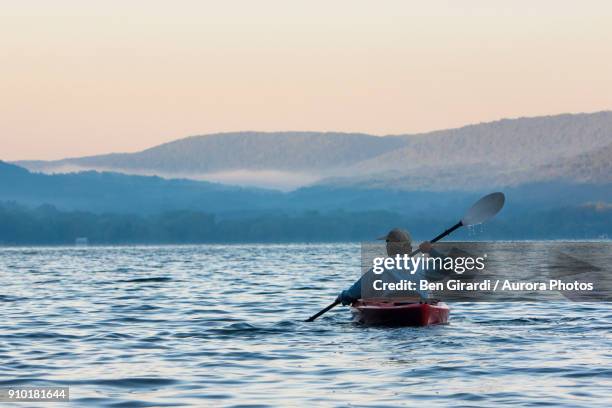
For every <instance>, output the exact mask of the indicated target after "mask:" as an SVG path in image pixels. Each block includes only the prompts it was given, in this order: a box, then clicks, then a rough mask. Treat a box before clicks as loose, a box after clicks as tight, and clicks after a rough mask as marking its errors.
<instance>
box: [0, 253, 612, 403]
mask: <svg viewBox="0 0 612 408" xmlns="http://www.w3.org/2000/svg"><path fill="white" fill-rule="evenodd" d="M546 245H554V244H546ZM508 267H509V271H511V270H512V268H513V265H509V266H508ZM358 273H359V245H356V244H333V245H244V246H237V245H232V246H222V245H219V246H192V247H111V248H104V247H101V248H95V247H92V248H81V249H79V248H9V249H0V276H1V278H2V290H1V291H0V310H2V319H1V320H0V325H1V326H0V386H7V385H27V386H33V385H55V386H69V387H70V394H71V402H70V404H71V405H72V406H79V407H83V406H104V407H121V406H126V407H129V406H142V407H145V406H347V405H354V406H495V405H513V406H559V405H565V406H589V407H593V406H601V407H609V406H612V323H611V322H612V308H611V307H610V304H607V303H588V304H586V303H570V302H555V303H530V304H519V303H505V304H487V303H480V304H479V303H452V304H451V305H450V306H451V323H450V324H449V325H445V326H438V327H429V328H366V327H362V326H359V325H356V324H353V323H351V321H350V313H349V311H348V310H347V309H346V308H337V310H333V311H331V312H329V313H328V314H327V315H325V316H324V317H323V318H321V319H320V320H318V321H317V322H314V323H304V322H302V320H303V319H304V318H306V317H308V316H309V315H311V314H312V313H314V312H316V311H317V310H319V309H320V308H322V307H323V306H325V305H327V304H328V303H329V302H330V301H331V300H333V299H334V298H335V296H336V294H337V292H338V291H339V290H340V289H343V288H344V287H346V286H348V285H349V284H350V283H351V282H352V281H353V280H354V279H355V278H356V277H357V276H358ZM0 405H1V403H0ZM7 406H8V405H7ZM11 406H32V404H23V405H11ZM41 406H57V405H53V404H52V405H50V404H48V403H46V404H41Z"/></svg>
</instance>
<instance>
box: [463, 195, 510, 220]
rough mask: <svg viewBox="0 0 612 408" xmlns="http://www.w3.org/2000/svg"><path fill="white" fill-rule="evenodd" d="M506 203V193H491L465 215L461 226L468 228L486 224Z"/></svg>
mask: <svg viewBox="0 0 612 408" xmlns="http://www.w3.org/2000/svg"><path fill="white" fill-rule="evenodd" d="M505 201H506V198H505V197H504V193H491V194H489V195H486V196H484V197H482V198H481V199H480V200H478V201H477V202H476V203H475V204H474V205H473V206H472V207H471V208H470V209H469V210H468V211H467V212H466V213H465V215H464V216H463V218H462V219H461V224H463V225H464V226H467V225H474V224H481V223H483V222H485V221H486V220H488V219H489V218H491V217H493V216H495V214H497V213H498V212H499V211H500V210H501V209H502V207H503V206H504V202H505Z"/></svg>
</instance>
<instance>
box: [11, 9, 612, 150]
mask: <svg viewBox="0 0 612 408" xmlns="http://www.w3.org/2000/svg"><path fill="white" fill-rule="evenodd" d="M608 109H612V2H609V1H558V0H557V1H537V0H531V1H522V0H520V1H517V0H513V1H500V2H496V1H467V0H462V1H419V2H416V1H415V2H411V1H405V0H404V1H385V0H382V1H374V0H372V1H357V0H347V1H334V0H328V1H313V0H309V1H286V0H257V1H231V0H225V1H202V0H200V1H173V2H171V1H163V2H162V1H160V2H156V1H142V2H136V1H109V0H106V1H101V2H84V1H76V0H74V1H62V0H54V1H38V2H36V1H4V2H3V3H2V11H1V12H0V159H4V160H18V159H56V158H62V157H69V156H81V155H88V154H99V153H106V152H114V151H137V150H141V149H144V148H147V147H151V146H153V145H156V144H159V143H163V142H167V141H170V140H174V139H177V138H181V137H184V136H189V135H194V134H204V133H213V132H222V131H237V130H263V131H275V130H317V131H347V132H352V131H355V132H367V133H374V134H379V135H383V134H389V133H413V132H422V131H427V130H434V129H443V128H449V127H456V126H461V125H464V124H469V123H476V122H483V121H490V120H495V119H499V118H503V117H518V116H537V115H546V114H557V113H563V112H591V111H599V110H608Z"/></svg>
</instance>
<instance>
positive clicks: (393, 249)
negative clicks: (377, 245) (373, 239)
mask: <svg viewBox="0 0 612 408" xmlns="http://www.w3.org/2000/svg"><path fill="white" fill-rule="evenodd" d="M378 239H381V240H382V239H384V240H385V242H386V243H387V255H388V256H390V257H394V256H395V255H398V254H399V255H404V254H408V255H410V253H411V252H412V238H411V237H410V234H409V233H408V231H404V230H401V229H399V228H393V229H392V230H391V231H389V233H388V234H387V235H385V236H382V237H380V238H378Z"/></svg>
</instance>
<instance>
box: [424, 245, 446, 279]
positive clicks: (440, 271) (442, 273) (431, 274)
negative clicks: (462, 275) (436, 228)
mask: <svg viewBox="0 0 612 408" xmlns="http://www.w3.org/2000/svg"><path fill="white" fill-rule="evenodd" d="M419 249H420V250H421V252H423V253H424V254H427V255H428V257H429V259H432V258H433V259H434V260H435V262H430V263H428V265H431V264H433V265H434V268H433V269H429V268H427V269H425V271H424V272H425V276H426V277H427V279H428V280H432V281H435V280H442V279H444V278H446V277H447V276H448V275H449V274H450V272H451V271H447V270H446V269H444V267H443V264H444V258H445V257H446V255H444V254H443V253H441V252H439V251H437V250H436V249H435V248H434V247H433V245H432V244H431V242H429V241H425V242H423V243H421V245H419ZM438 266H440V267H438Z"/></svg>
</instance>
